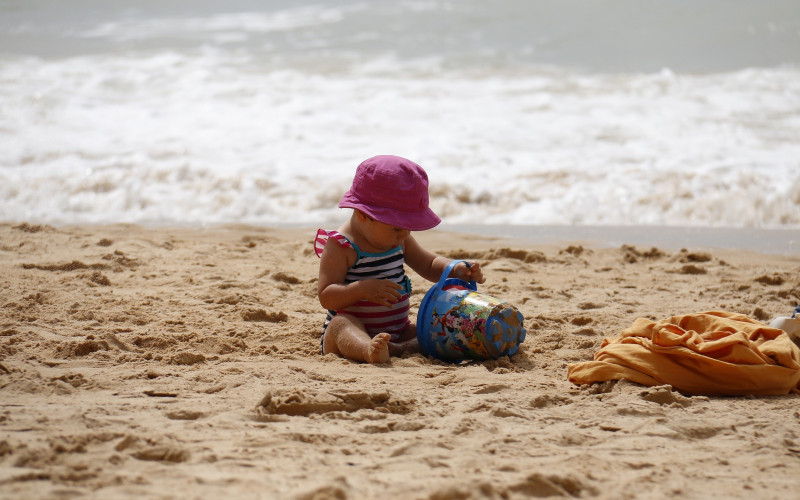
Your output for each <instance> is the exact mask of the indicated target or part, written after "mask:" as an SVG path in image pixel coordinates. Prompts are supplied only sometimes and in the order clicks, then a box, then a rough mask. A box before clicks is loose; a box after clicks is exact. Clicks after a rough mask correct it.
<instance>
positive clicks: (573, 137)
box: [0, 0, 800, 228]
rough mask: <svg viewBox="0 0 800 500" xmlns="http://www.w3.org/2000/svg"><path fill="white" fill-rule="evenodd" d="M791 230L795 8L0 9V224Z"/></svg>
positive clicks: (796, 144) (797, 91) (34, 3)
mask: <svg viewBox="0 0 800 500" xmlns="http://www.w3.org/2000/svg"><path fill="white" fill-rule="evenodd" d="M375 154H397V155H401V156H406V157H408V158H411V159H413V160H415V161H417V162H418V163H420V164H421V165H422V166H423V167H425V169H426V170H427V172H428V174H429V177H430V184H431V204H432V207H433V208H434V210H435V211H436V212H437V213H438V214H439V215H440V216H441V217H442V219H443V220H444V221H445V222H446V223H450V224H548V225H560V224H565V225H615V226H620V225H623V226H627V225H649V226H664V225H667V226H702V227H705V226H713V227H762V228H800V2H797V1H796V0H785V1H778V0H758V1H756V0H752V1H744V0H714V1H704V0H694V1H688V0H686V1H682V0H594V1H592V0H585V1H578V0H529V1H523V0H498V1H496V2H485V1H478V0H465V1H434V0H392V1H388V0H378V1H370V2H365V1H361V2H347V1H343V0H340V1H317V2H308V1H288V0H286V1H275V0H270V1H256V0H233V1H229V2H211V1H204V0H195V1H188V0H161V1H141V2H136V3H135V4H132V3H130V2H122V1H117V0H73V1H71V2H60V1H57V0H25V1H22V0H18V1H9V0H0V220H5V221H23V220H24V221H30V222H47V223H54V224H68V223H108V222H138V223H145V224H214V223H223V222H242V223H251V224H259V225H270V224H283V223H296V224H320V225H322V224H326V223H332V222H334V221H338V220H341V219H342V218H343V217H344V216H345V214H344V213H343V212H342V211H341V210H340V209H338V208H337V207H336V205H337V203H338V200H339V198H340V196H341V194H342V193H343V192H344V191H345V190H346V189H347V188H348V186H349V183H350V181H351V180H352V175H353V172H354V170H355V167H356V165H357V164H358V163H359V162H360V161H361V160H363V159H364V158H367V157H369V156H372V155H375Z"/></svg>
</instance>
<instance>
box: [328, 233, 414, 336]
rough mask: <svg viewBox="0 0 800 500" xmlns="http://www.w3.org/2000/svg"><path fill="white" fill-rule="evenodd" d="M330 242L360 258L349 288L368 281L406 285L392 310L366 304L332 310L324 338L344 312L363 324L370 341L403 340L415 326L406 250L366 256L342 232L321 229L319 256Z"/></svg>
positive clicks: (349, 275) (350, 273)
mask: <svg viewBox="0 0 800 500" xmlns="http://www.w3.org/2000/svg"><path fill="white" fill-rule="evenodd" d="M328 240H333V241H335V242H336V243H337V244H339V245H341V246H342V247H344V248H352V249H354V250H355V251H356V253H357V254H358V257H357V258H356V263H355V264H353V267H351V268H350V269H348V270H347V275H346V276H345V281H344V282H345V284H348V283H353V282H354V281H360V280H365V279H368V278H374V279H388V280H391V281H394V282H395V283H398V284H400V285H402V286H403V289H404V290H403V292H402V293H403V295H402V297H400V298H399V299H398V301H397V302H396V303H395V304H393V305H392V306H391V307H386V306H383V305H381V304H376V303H374V302H369V301H366V300H362V301H360V302H356V303H355V304H353V305H351V306H348V307H345V308H344V309H339V310H338V311H331V310H329V311H328V314H327V316H326V317H325V324H324V325H323V326H322V336H323V337H324V336H325V329H326V328H328V324H329V323H330V322H331V319H332V318H333V317H334V316H336V314H337V313H340V312H341V313H347V314H351V315H353V316H355V317H356V318H358V319H360V320H361V321H363V322H364V326H365V327H366V329H367V333H368V334H369V336H370V337H374V336H375V335H377V334H379V333H381V332H387V333H388V334H389V335H391V337H392V338H391V341H392V342H397V341H398V340H399V339H400V335H401V334H402V333H403V332H404V331H405V330H406V328H408V327H409V325H410V324H411V321H409V319H408V304H409V302H408V298H409V297H410V296H411V281H410V280H409V279H408V276H406V273H405V269H404V267H403V263H404V262H405V261H404V258H403V248H402V247H401V246H397V247H395V248H392V249H391V250H387V251H386V252H382V253H366V252H362V251H361V249H360V248H358V246H357V245H356V244H355V243H353V242H351V241H350V240H348V239H347V237H346V236H344V235H343V234H341V233H339V232H338V231H325V230H323V229H320V230H319V231H317V237H316V238H315V239H314V250H315V251H316V253H317V256H322V250H323V249H324V248H325V245H326V244H327V243H328ZM320 342H322V340H320Z"/></svg>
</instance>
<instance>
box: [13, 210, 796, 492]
mask: <svg viewBox="0 0 800 500" xmlns="http://www.w3.org/2000/svg"><path fill="white" fill-rule="evenodd" d="M315 229H316V228H280V229H273V228H259V227H249V226H226V227H215V228H207V229H199V228H152V227H142V226H135V225H111V226H96V227H90V226H82V227H59V228H54V227H50V226H38V225H31V224H19V223H14V224H10V223H5V224H0V307H2V318H0V496H2V497H3V498H15V499H17V498H19V499H22V498H104V499H106V498H120V499H134V498H135V499H139V498H181V499H183V498H214V497H218V498H242V499H250V498H280V499H283V498H296V499H309V500H310V499H328V498H330V499H361V498H396V499H430V500H434V499H450V498H458V499H515V498H520V499H521V498H531V497H580V498H606V499H619V498H643V499H644V498H742V499H744V498H747V499H752V498H759V499H763V498H776V499H777V498H793V497H795V496H796V495H797V492H798V488H800V410H798V407H799V406H798V405H799V404H800V396H798V395H794V394H792V395H786V396H772V397H735V398H734V397H708V396H691V397H689V396H685V395H682V394H679V393H678V392H676V391H673V390H671V388H670V387H668V386H659V387H643V386H639V385H636V384H633V383H629V382H625V381H622V382H616V383H605V384H597V385H590V386H583V387H578V386H575V385H573V384H571V383H570V382H569V381H568V380H567V378H566V372H567V367H568V366H569V364H570V363H574V362H577V361H585V360H589V359H591V358H592V355H593V353H594V352H595V351H596V350H597V349H598V348H599V346H600V344H601V342H602V340H603V338H604V337H611V336H615V335H616V334H617V333H618V332H619V331H621V330H622V329H624V328H627V327H628V326H630V325H631V324H632V323H633V321H634V320H635V319H636V318H638V317H647V318H651V319H660V318H665V317H669V316H672V315H675V314H685V313H691V312H700V311H706V310H727V311H732V312H738V313H743V314H746V315H748V316H750V317H752V318H755V319H758V320H760V321H769V320H770V319H771V318H773V317H775V316H780V315H786V314H788V313H790V312H791V310H792V309H793V308H794V306H795V305H796V304H798V303H800V256H798V254H797V253H796V252H793V251H792V250H791V248H790V252H788V253H787V252H770V251H768V250H766V251H764V252H756V251H752V250H748V249H741V248H727V249H724V248H709V246H708V245H706V244H705V243H704V242H697V244H696V245H695V246H693V245H692V242H693V241H697V240H691V239H690V240H687V245H686V246H684V247H676V246H672V245H666V244H665V245H656V246H650V245H642V244H641V243H640V242H639V241H624V240H623V242H622V243H620V244H619V245H617V244H616V243H614V244H609V243H608V242H609V241H613V240H612V239H610V238H606V239H605V243H604V242H603V241H596V240H594V239H592V238H581V237H578V238H575V240H581V241H572V238H569V237H567V236H565V237H564V238H563V239H554V240H549V241H531V240H530V239H528V240H526V239H525V238H517V239H509V238H505V237H502V236H477V235H470V236H467V235H465V234H462V233H459V234H455V233H450V232H446V231H429V232H426V233H421V234H419V235H417V237H418V239H419V240H420V241H421V242H422V243H423V244H424V245H425V246H427V247H428V248H430V249H432V250H434V251H437V252H439V253H442V254H444V255H447V256H450V257H452V258H461V257H467V256H469V257H471V258H475V259H477V260H479V261H480V262H481V263H482V265H483V266H484V269H485V275H486V277H487V282H486V284H485V285H483V286H482V287H481V288H480V290H481V291H483V292H486V293H489V294H491V295H494V296H496V297H499V298H502V299H505V300H507V301H509V302H511V303H513V304H515V305H517V306H518V308H519V309H520V311H521V312H522V313H523V314H524V316H525V326H526V328H527V330H528V337H527V339H526V341H525V343H524V344H523V345H522V347H521V349H520V352H519V353H518V354H516V355H514V356H512V357H510V358H502V359H499V360H493V361H486V362H471V363H465V364H462V365H449V364H445V363H442V362H439V361H435V360H431V359H427V358H424V357H422V356H421V355H411V356H408V357H404V358H393V359H392V360H391V363H390V364H386V365H378V366H370V365H365V364H358V363H352V362H348V361H346V360H343V359H340V358H337V357H335V356H333V355H328V356H322V355H321V354H320V353H319V331H320V327H321V323H322V320H323V317H324V313H323V311H322V310H321V307H320V306H319V303H318V301H317V299H316V275H317V265H318V260H317V257H316V256H315V255H314V254H313V250H312V245H311V240H312V237H313V235H314V232H315ZM620 236H621V237H624V236H625V235H620ZM723 246H724V245H723ZM792 248H793V247H792ZM411 279H412V283H413V285H414V290H415V292H414V295H413V296H412V310H413V311H416V307H417V306H418V305H419V302H420V301H421V299H422V297H423V295H424V293H425V291H426V290H427V288H428V287H429V285H430V284H429V283H427V282H424V280H422V279H421V278H419V277H418V276H416V275H415V274H413V273H412V275H411Z"/></svg>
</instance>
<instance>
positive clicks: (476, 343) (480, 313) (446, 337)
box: [417, 279, 526, 362]
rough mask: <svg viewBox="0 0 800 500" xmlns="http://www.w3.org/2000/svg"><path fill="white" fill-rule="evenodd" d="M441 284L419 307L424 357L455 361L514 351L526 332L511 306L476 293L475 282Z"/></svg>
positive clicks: (419, 332) (418, 335) (418, 319)
mask: <svg viewBox="0 0 800 500" xmlns="http://www.w3.org/2000/svg"><path fill="white" fill-rule="evenodd" d="M440 284H443V285H444V286H439V285H437V286H434V287H432V288H431V289H430V290H429V291H428V293H427V294H426V295H425V298H424V299H423V301H422V303H421V304H420V309H419V315H418V318H417V339H418V340H419V344H420V349H421V351H422V353H423V354H425V355H426V356H432V357H434V358H437V359H440V360H443V361H449V362H458V361H463V360H467V359H476V360H484V359H497V358H499V357H501V356H508V355H511V354H514V353H516V352H517V350H518V349H519V345H520V344H521V343H522V341H524V340H525V335H526V331H525V328H524V327H523V323H524V318H523V316H522V313H520V312H519V311H518V310H517V309H516V308H515V307H514V306H513V305H511V304H509V303H507V302H505V301H502V300H499V299H496V298H494V297H492V296H490V295H486V294H483V293H478V292H477V291H476V290H475V286H474V283H471V284H470V283H466V282H463V281H461V280H455V279H448V280H446V282H444V283H440Z"/></svg>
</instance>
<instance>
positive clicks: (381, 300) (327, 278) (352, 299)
mask: <svg viewBox="0 0 800 500" xmlns="http://www.w3.org/2000/svg"><path fill="white" fill-rule="evenodd" d="M354 261H355V251H354V250H353V249H350V248H343V247H341V246H339V245H337V244H336V243H335V242H332V241H329V242H328V244H327V245H325V250H324V251H323V252H322V256H321V258H320V263H319V281H318V283H317V296H318V297H319V303H320V304H321V305H322V307H324V308H325V309H329V310H332V311H337V310H339V309H344V308H345V307H347V306H350V305H353V304H355V303H356V302H358V301H360V300H368V301H370V302H375V303H377V304H381V305H384V306H391V305H392V304H394V303H396V302H397V299H399V298H400V296H401V293H400V290H402V289H403V287H402V286H401V285H399V284H397V283H395V282H393V281H390V280H378V279H368V280H362V281H356V282H354V283H348V284H345V282H344V278H345V276H347V270H348V269H349V268H350V266H351V265H352V262H354Z"/></svg>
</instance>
